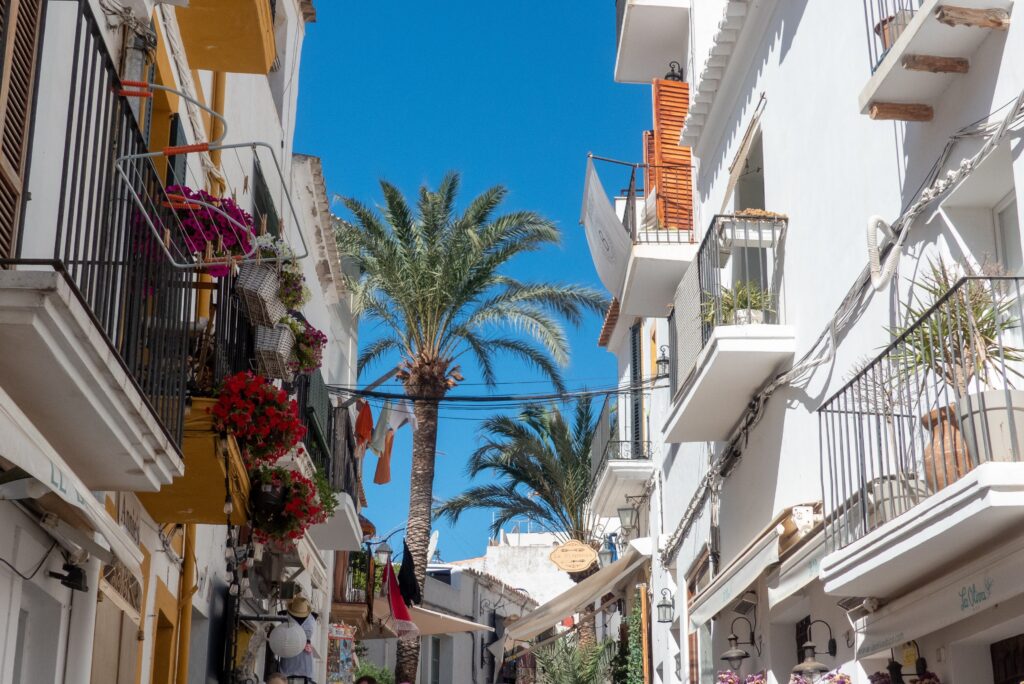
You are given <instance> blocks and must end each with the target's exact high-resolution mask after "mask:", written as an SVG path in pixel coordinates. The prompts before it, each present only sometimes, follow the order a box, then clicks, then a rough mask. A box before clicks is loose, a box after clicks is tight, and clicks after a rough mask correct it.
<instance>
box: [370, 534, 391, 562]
mask: <svg viewBox="0 0 1024 684" xmlns="http://www.w3.org/2000/svg"><path fill="white" fill-rule="evenodd" d="M391 554H392V551H391V545H390V544H388V543H387V542H386V541H382V542H381V543H380V544H377V548H376V549H374V550H373V560H374V561H376V563H377V565H378V566H380V567H382V568H383V567H385V566H387V564H388V563H389V562H391Z"/></svg>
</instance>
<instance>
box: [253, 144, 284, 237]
mask: <svg viewBox="0 0 1024 684" xmlns="http://www.w3.org/2000/svg"><path fill="white" fill-rule="evenodd" d="M254 164H255V166H254V168H253V182H252V215H253V220H254V222H255V225H256V230H257V232H259V231H260V230H262V226H263V223H264V221H266V225H267V232H268V233H270V234H271V235H279V234H280V230H281V226H280V221H279V220H278V216H277V209H276V208H275V207H274V197H273V195H271V193H270V186H268V185H267V179H266V176H264V175H263V167H262V166H260V160H259V158H258V157H257V158H256V159H255V160H254Z"/></svg>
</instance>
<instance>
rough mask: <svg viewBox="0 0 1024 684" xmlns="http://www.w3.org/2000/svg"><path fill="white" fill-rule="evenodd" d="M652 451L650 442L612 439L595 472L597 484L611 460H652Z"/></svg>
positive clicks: (595, 482)
mask: <svg viewBox="0 0 1024 684" xmlns="http://www.w3.org/2000/svg"><path fill="white" fill-rule="evenodd" d="M652 453H653V452H652V451H651V443H650V442H645V441H632V440H631V441H624V440H612V441H610V442H608V443H607V444H606V445H605V447H604V455H602V456H601V462H600V463H599V464H598V466H597V469H596V471H595V473H594V484H595V486H596V485H597V482H598V480H600V479H601V475H602V473H603V472H604V470H605V468H607V467H608V463H609V462H611V461H650V460H651V455H652Z"/></svg>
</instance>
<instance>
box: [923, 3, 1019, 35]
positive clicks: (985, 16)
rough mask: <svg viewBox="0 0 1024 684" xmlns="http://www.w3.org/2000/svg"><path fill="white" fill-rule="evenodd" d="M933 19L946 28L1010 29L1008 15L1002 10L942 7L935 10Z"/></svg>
mask: <svg viewBox="0 0 1024 684" xmlns="http://www.w3.org/2000/svg"><path fill="white" fill-rule="evenodd" d="M935 18H936V19H937V20H938V21H940V22H941V23H943V24H945V25H947V26H973V27H975V28H987V29H996V30H999V31H1005V30H1006V29H1008V28H1010V13H1009V12H1007V11H1006V10H1004V9H974V8H972V7H957V6H955V5H942V6H940V7H939V8H938V9H936V10H935Z"/></svg>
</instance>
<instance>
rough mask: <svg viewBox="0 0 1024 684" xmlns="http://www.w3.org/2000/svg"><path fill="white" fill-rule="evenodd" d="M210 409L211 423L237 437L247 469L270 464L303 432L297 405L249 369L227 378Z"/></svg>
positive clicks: (298, 438) (286, 394)
mask: <svg viewBox="0 0 1024 684" xmlns="http://www.w3.org/2000/svg"><path fill="white" fill-rule="evenodd" d="M210 412H211V413H212V414H213V421H214V426H215V427H216V428H217V429H218V430H223V431H224V432H227V433H229V434H232V435H234V436H235V439H237V440H238V442H239V446H241V447H242V450H243V452H244V453H245V455H246V461H247V465H248V466H249V467H250V468H252V467H254V466H257V465H261V464H270V463H274V462H275V461H277V460H278V459H279V458H281V457H282V456H284V455H285V454H286V453H288V451H289V450H290V449H291V448H292V447H294V446H295V445H296V444H298V443H299V440H301V439H302V437H303V436H304V435H305V434H306V428H304V427H303V426H302V424H301V423H300V422H299V407H298V404H296V403H295V401H294V400H290V399H288V393H287V392H285V391H284V390H283V389H279V388H277V387H275V386H274V385H273V384H271V383H270V382H269V381H268V380H267V379H266V378H264V377H263V376H262V375H255V374H253V373H251V372H244V373H238V374H236V375H232V376H231V377H230V378H228V379H227V380H226V381H225V382H224V387H223V388H222V389H221V393H220V396H219V397H217V403H216V404H215V405H214V406H213V407H212V408H211V409H210Z"/></svg>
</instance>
